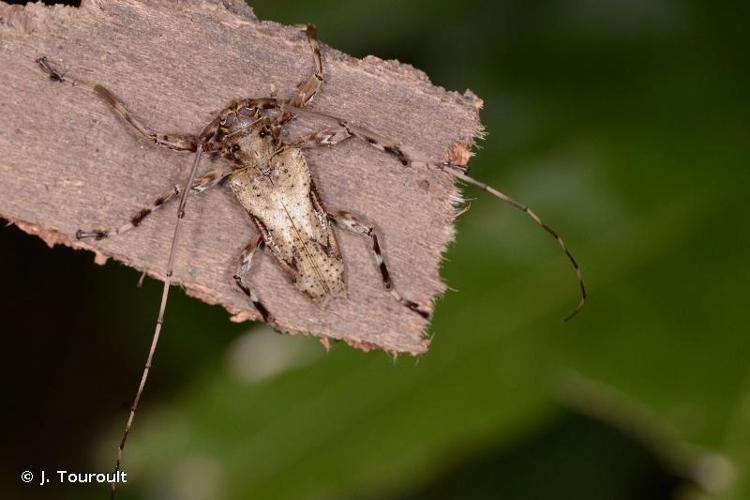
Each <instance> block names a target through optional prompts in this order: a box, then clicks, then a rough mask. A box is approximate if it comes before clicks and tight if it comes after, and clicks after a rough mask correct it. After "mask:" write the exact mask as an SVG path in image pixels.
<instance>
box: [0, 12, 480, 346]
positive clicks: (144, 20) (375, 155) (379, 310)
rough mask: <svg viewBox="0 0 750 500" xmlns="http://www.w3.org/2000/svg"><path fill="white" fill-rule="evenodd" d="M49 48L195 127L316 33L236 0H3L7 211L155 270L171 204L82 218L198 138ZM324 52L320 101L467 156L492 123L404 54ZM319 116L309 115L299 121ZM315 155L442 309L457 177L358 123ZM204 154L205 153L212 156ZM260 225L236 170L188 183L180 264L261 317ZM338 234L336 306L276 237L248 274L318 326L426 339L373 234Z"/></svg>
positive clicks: (278, 87) (148, 177)
mask: <svg viewBox="0 0 750 500" xmlns="http://www.w3.org/2000/svg"><path fill="white" fill-rule="evenodd" d="M321 38H322V40H323V41H325V33H321ZM40 55H48V56H49V57H50V58H51V59H52V60H54V61H55V62H56V63H57V64H59V65H61V66H62V67H63V68H64V69H65V70H66V71H69V72H70V74H71V75H75V76H76V77H78V78H82V79H85V80H89V81H95V82H98V83H101V84H102V85H104V86H106V87H108V88H109V89H111V90H112V91H113V92H114V93H115V94H117V95H118V96H119V97H120V98H122V99H123V100H124V101H125V102H126V104H127V105H128V106H129V107H130V109H131V111H133V112H134V113H135V114H136V115H138V116H140V117H141V118H142V119H143V120H144V121H145V122H146V123H147V124H148V125H150V126H151V127H153V128H154V129H156V130H159V131H172V132H176V131H183V132H192V133H197V132H199V131H200V130H201V129H202V127H203V126H204V125H205V124H206V123H207V122H208V121H209V120H210V119H211V118H212V117H213V116H214V113H215V112H216V111H218V110H220V109H221V108H223V107H224V105H225V104H226V103H227V102H228V101H230V100H231V99H233V98H238V97H264V96H269V95H271V94H272V93H274V92H275V94H276V95H277V96H278V97H281V98H288V97H289V96H291V95H292V94H293V92H294V90H295V88H296V86H297V85H298V84H299V83H300V82H302V81H304V79H306V78H307V76H308V75H309V73H310V71H311V69H312V63H311V58H310V54H309V49H308V45H307V42H306V39H305V36H304V33H302V32H300V31H299V30H297V29H295V28H293V27H288V26H282V25H279V24H276V23H272V22H266V21H263V22H260V21H258V20H257V19H256V18H255V17H254V16H253V14H252V11H251V10H250V9H249V8H247V7H245V5H244V4H243V3H242V2H241V1H240V0H237V1H235V0H224V1H218V0H214V1H209V2H199V1H193V2H181V3H179V4H178V6H175V4H173V3H168V2H159V1H136V0H108V1H104V0H100V1H88V2H84V3H83V5H82V7H81V8H79V9H75V8H68V7H60V6H56V7H51V8H50V7H44V6H42V5H40V4H32V5H28V6H26V7H18V6H9V5H6V4H4V3H2V2H0V81H2V92H0V118H1V119H0V176H1V177H2V183H0V217H2V218H3V219H6V220H8V221H11V222H13V223H16V224H17V225H19V226H20V227H21V228H22V229H24V230H26V231H27V232H31V233H34V234H38V235H39V236H40V237H42V238H44V239H45V240H46V241H47V242H48V243H50V244H65V245H68V246H71V247H74V248H79V249H89V250H93V251H95V252H96V253H97V256H98V257H99V258H98V260H99V261H102V260H104V259H106V258H107V257H112V258H114V259H116V260H118V261H120V262H122V263H124V264H125V265H128V266H131V267H134V268H136V269H139V270H144V271H146V272H147V273H148V274H149V275H151V276H154V277H157V278H158V277H161V276H163V272H164V267H165V264H166V259H167V253H168V248H169V242H170V238H171V234H172V227H173V225H174V220H175V212H174V209H165V210H162V211H161V212H160V213H158V214H156V215H154V216H153V217H151V218H149V219H147V220H146V221H144V223H143V224H142V226H141V227H139V228H138V229H137V230H135V231H131V232H130V233H127V234H126V235H123V236H121V237H116V238H112V239H110V240H105V241H102V242H98V243H91V244H89V243H82V242H78V241H76V240H75V238H74V236H73V235H74V234H75V231H76V230H77V229H79V228H90V227H110V226H113V225H117V224H119V223H120V222H122V221H124V220H126V219H127V218H128V217H129V216H130V215H131V214H132V213H133V212H134V211H136V210H138V209H139V208H140V207H142V206H143V205H144V204H145V203H148V202H149V201H150V200H152V197H153V195H155V194H157V193H159V192H161V191H163V190H164V189H165V188H169V187H170V186H172V185H174V184H177V183H183V182H184V179H185V178H186V175H187V172H188V170H189V168H190V166H191V162H192V156H191V155H190V154H181V153H175V152H172V151H168V150H164V149H162V148H158V147H156V146H154V145H153V144H150V143H149V142H148V141H146V140H144V139H143V138H142V137H139V136H137V135H136V134H134V133H133V132H132V131H131V130H130V129H129V128H128V127H126V126H125V125H124V124H123V123H122V122H121V121H120V120H119V119H118V118H117V117H116V116H115V114H114V113H113V112H112V111H111V109H109V108H108V107H107V106H106V105H105V104H104V103H103V102H101V101H100V100H98V99H97V98H96V97H95V96H94V95H92V94H90V93H87V92H85V91H82V90H79V89H75V88H73V87H71V86H70V85H67V84H59V83H55V82H52V81H50V80H49V79H47V78H45V77H44V76H43V75H42V73H41V72H40V71H39V69H38V68H37V66H36V65H35V63H34V59H35V58H36V57H38V56H40ZM323 58H324V65H325V70H326V79H325V83H324V86H323V90H322V93H321V94H319V95H318V96H317V97H316V99H315V100H314V101H313V103H312V106H311V109H313V110H320V111H325V112H328V113H331V114H335V115H339V116H344V117H347V118H348V119H349V120H351V121H352V122H355V123H358V124H361V125H367V126H369V127H372V128H373V129H374V130H377V131H379V132H381V133H382V134H384V135H386V136H389V137H393V138H397V139H399V140H400V141H401V143H402V144H403V146H404V149H405V150H407V151H408V152H410V153H412V154H414V155H416V156H419V157H422V158H430V159H435V160H442V159H446V158H452V159H453V160H463V161H467V160H468V157H469V151H470V147H471V144H472V143H473V140H474V138H475V137H477V136H478V134H480V133H481V125H480V122H479V117H478V113H479V109H480V108H481V101H480V100H479V99H478V98H476V97H475V96H474V95H473V94H471V93H470V92H467V93H466V94H465V95H459V94H457V93H455V92H446V91H445V90H443V89H441V88H437V87H435V86H433V85H432V84H431V83H430V82H429V80H428V79H427V77H426V76H425V75H424V74H423V73H421V72H419V71H417V70H415V69H414V68H412V67H410V66H407V65H402V64H399V63H398V62H395V61H382V60H380V59H377V58H375V57H367V58H365V59H362V60H360V59H355V58H352V57H350V56H347V55H345V54H342V53H340V52H338V51H336V50H334V49H331V48H330V47H327V46H325V45H324V46H323ZM315 125H316V124H314V123H311V121H310V119H309V118H300V119H298V120H297V121H296V122H295V124H294V125H293V126H292V127H291V128H290V132H289V134H290V136H292V137H293V136H297V135H299V134H300V133H302V132H304V131H308V130H309V129H310V128H312V127H315ZM307 156H308V161H309V163H310V164H311V168H312V170H313V176H314V178H315V180H316V182H317V185H318V186H319V190H320V191H321V195H322V198H323V200H324V202H325V203H326V204H327V206H329V207H338V208H345V209H347V210H350V211H352V212H354V213H357V214H360V215H363V216H365V217H367V218H368V219H369V220H371V221H373V222H374V223H375V224H376V226H377V227H378V228H379V229H380V230H381V231H382V233H383V234H384V236H385V238H384V239H385V241H384V242H383V245H384V251H385V255H386V259H387V261H388V263H389V265H390V267H391V269H392V274H393V276H394V281H395V283H396V286H397V287H398V288H399V290H400V291H401V292H402V293H403V295H405V296H406V297H409V298H411V299H412V300H415V301H417V302H419V303H420V304H424V305H427V306H428V307H429V308H430V309H431V308H432V305H431V302H432V301H434V299H435V298H436V297H437V296H438V295H440V294H441V293H442V292H443V291H444V289H445V286H444V284H443V283H442V282H441V279H440V276H439V265H440V262H441V255H442V253H443V252H444V250H445V248H446V246H447V245H448V244H449V242H450V241H451V240H452V238H453V219H454V207H453V205H452V203H453V202H454V201H455V199H456V195H457V190H456V187H455V186H454V183H453V180H452V179H451V178H450V177H449V176H448V175H447V174H445V173H443V172H439V171H435V170H431V169H426V168H411V169H405V168H403V167H401V166H400V164H399V163H398V162H397V161H395V160H394V159H393V158H391V157H389V156H387V155H384V154H382V153H380V152H378V151H376V150H374V149H373V148H371V147H368V146H367V145H365V144H362V143H359V142H356V141H352V140H350V141H347V142H346V143H343V144H341V145H339V146H337V147H336V148H331V149H319V150H314V151H311V152H309V154H308V155H307ZM210 167H211V165H210V161H206V162H204V165H203V168H202V170H205V169H207V168H210ZM255 237H256V232H255V228H254V227H253V226H252V224H251V222H250V220H249V218H248V217H247V215H246V214H244V213H243V211H242V209H241V207H240V205H239V204H238V203H237V202H236V201H235V200H234V199H233V197H232V195H231V193H230V192H229V190H228V189H227V188H225V187H219V188H216V189H214V190H212V191H210V192H207V193H204V194H200V195H195V196H191V198H190V200H189V202H188V208H187V216H186V220H185V232H184V234H183V238H182V242H181V247H180V248H179V249H178V252H177V262H176V272H175V282H176V283H179V284H180V285H181V286H183V287H184V289H185V290H186V291H187V293H188V294H190V295H192V296H195V297H197V298H199V299H201V300H203V301H205V302H208V303H211V304H221V305H222V306H223V307H225V308H226V309H227V310H228V311H229V312H230V313H231V314H232V315H233V319H235V320H237V321H241V320H246V319H257V318H258V315H257V313H256V312H255V310H254V309H253V308H252V306H251V304H250V303H249V301H247V299H246V297H245V296H244V294H242V292H240V291H239V290H238V289H236V287H235V285H234V283H233V280H232V275H233V273H234V271H235V268H236V263H237V259H238V256H239V254H240V251H241V250H242V248H243V247H244V245H245V244H246V243H247V242H248V241H250V240H251V239H253V238H255ZM339 237H340V243H341V246H342V251H343V253H344V258H345V262H346V267H347V284H348V289H349V296H348V299H346V300H338V301H334V302H331V303H330V304H329V305H328V306H327V308H326V309H325V310H323V309H320V308H318V307H317V306H315V305H314V304H313V303H311V302H310V301H309V300H308V299H307V298H305V297H304V296H302V295H301V294H299V293H298V292H296V291H295V290H294V288H293V287H292V285H291V284H290V283H289V282H288V281H287V279H286V278H285V276H284V275H283V274H282V272H281V271H280V269H279V268H278V267H277V266H276V265H275V263H274V262H273V261H272V259H271V258H270V257H269V256H268V255H262V256H261V257H260V258H259V259H258V262H257V265H256V266H255V267H254V270H253V271H252V275H251V279H252V281H253V283H254V284H255V287H256V289H257V290H258V292H259V295H260V296H261V297H262V299H263V300H264V301H265V302H266V304H267V305H268V307H269V309H270V310H271V311H273V313H274V314H275V315H276V317H277V319H278V321H279V323H280V324H281V325H282V326H283V327H284V328H285V329H287V330H288V331H289V332H290V333H301V334H312V335H316V336H319V337H321V339H322V340H323V341H324V343H325V342H326V339H339V340H344V341H346V342H347V343H349V344H351V345H353V346H356V347H359V348H363V349H370V348H379V349H383V350H386V351H389V352H394V353H396V352H407V353H412V354H419V353H422V352H424V351H425V350H426V349H427V347H428V341H427V340H425V339H424V338H423V335H422V334H423V331H424V330H425V328H426V326H427V322H426V321H425V320H423V319H422V318H420V317H419V316H418V315H416V314H414V313H412V312H410V311H408V310H406V309H405V308H404V307H402V306H400V305H399V304H398V303H397V302H396V301H394V300H393V299H392V298H391V297H390V296H389V295H388V294H387V293H386V292H385V291H384V290H383V287H382V284H381V281H380V277H379V274H378V272H377V270H376V269H375V266H374V264H373V260H372V257H371V255H370V252H369V243H368V242H367V241H364V240H362V239H361V238H358V237H356V236H354V235H351V234H346V233H342V232H339ZM4 286H10V285H9V284H7V283H6V284H5V285H4ZM154 307H156V304H155V305H154ZM168 316H169V313H168V314H167V317H168ZM168 324H169V319H168V318H167V328H168Z"/></svg>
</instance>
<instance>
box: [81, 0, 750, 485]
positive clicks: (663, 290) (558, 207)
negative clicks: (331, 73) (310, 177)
mask: <svg viewBox="0 0 750 500" xmlns="http://www.w3.org/2000/svg"><path fill="white" fill-rule="evenodd" d="M254 7H255V10H256V13H257V14H258V16H259V17H261V18H264V19H271V20H275V21H279V22H283V23H304V22H313V23H315V24H317V25H318V28H319V33H320V37H321V39H322V40H323V41H324V42H325V43H327V44H329V45H331V46H333V47H336V48H338V49H340V50H342V51H344V52H347V53H350V54H353V55H355V56H360V57H361V56H365V55H367V54H375V55H378V56H379V57H383V58H397V59H399V60H400V61H402V62H406V63H410V64H413V65H415V66H416V67H418V68H420V69H422V70H424V71H426V73H427V74H428V75H429V76H430V78H431V79H432V81H433V82H434V83H436V84H438V85H441V86H444V87H446V88H449V89H458V90H461V91H462V90H463V89H464V88H471V89H472V90H473V91H474V92H475V93H477V94H478V95H479V96H480V97H482V98H483V99H484V100H485V108H484V110H483V112H482V120H483V123H484V124H485V125H486V127H487V131H488V133H489V135H488V137H487V139H486V140H485V141H484V142H483V143H482V144H481V149H480V150H479V151H478V154H477V156H476V158H475V159H474V160H473V161H472V172H473V174H474V175H475V176H476V177H478V178H480V179H482V180H485V181H487V182H490V183H491V184H494V185H496V186H498V187H500V188H502V189H503V190H505V191H506V192H508V193H510V194H512V195H514V196H516V197H518V198H519V199H521V200H524V201H525V202H527V203H528V204H529V205H531V206H533V207H535V209H536V210H537V211H538V212H539V213H540V214H542V216H543V217H545V218H546V219H547V220H548V221H549V222H550V224H551V225H553V226H554V227H556V228H558V229H559V230H560V232H561V233H562V234H564V235H565V236H566V238H567V240H568V242H569V244H570V246H571V247H572V248H573V250H574V251H575V253H576V255H577V256H578V258H579V260H580V261H581V263H582V265H583V268H584V272H585V276H586V277H587V280H588V283H589V286H590V292H591V300H590V303H589V304H588V306H587V308H586V309H585V310H584V312H583V314H582V315H581V316H579V317H578V318H576V319H575V320H574V321H572V322H571V323H568V324H565V325H562V324H560V322H559V318H561V317H562V316H563V315H564V314H565V313H566V312H567V311H568V310H569V309H570V308H571V307H572V306H573V305H574V303H575V299H576V295H575V294H576V288H575V281H574V278H573V276H572V274H571V272H570V269H569V268H568V266H567V263H566V262H565V261H564V259H563V258H562V257H561V256H560V255H559V252H558V251H557V249H556V247H555V246H554V243H553V242H551V241H550V240H549V238H548V237H546V236H545V235H544V234H543V233H541V232H540V231H539V230H538V228H537V227H536V226H534V225H533V224H532V223H530V222H529V221H528V220H527V219H526V218H524V217H523V216H522V215H520V214H517V213H515V212H513V211H511V210H509V209H507V208H506V207H504V206H502V205H500V204H499V203H497V202H496V200H492V199H489V198H487V197H485V196H483V195H482V194H481V193H476V194H475V192H473V191H471V190H470V189H468V188H467V190H466V193H467V196H468V197H475V198H476V199H475V200H474V201H473V202H472V205H471V211H470V212H469V213H468V214H467V215H465V216H464V217H462V218H461V219H460V220H459V222H458V237H457V242H456V243H455V245H454V246H453V247H452V248H451V250H450V251H449V253H448V256H447V261H446V264H445V266H444V269H443V275H444V276H445V279H446V281H447V283H448V284H449V285H450V286H451V287H453V288H455V289H456V290H458V292H449V293H448V294H447V295H446V296H445V297H444V298H443V299H442V300H441V302H440V304H439V306H438V309H437V316H436V318H435V321H434V323H433V326H432V328H431V332H432V334H433V335H434V338H433V346H432V348H431V350H430V352H429V353H428V354H427V355H425V356H424V357H422V358H420V359H419V360H414V359H410V358H399V359H397V360H394V359H392V358H390V357H388V356H386V355H384V354H381V353H370V354H364V353H359V352H355V351H353V350H351V349H349V348H346V347H344V346H339V345H337V346H335V348H334V349H333V352H331V353H329V354H323V353H322V350H321V349H320V347H319V345H318V343H317V342H316V341H315V340H314V339H306V338H285V337H279V336H274V335H272V334H270V333H268V332H267V331H262V330H265V329H264V328H263V327H253V328H252V331H251V333H246V331H247V327H246V326H242V325H239V326H238V325H229V324H228V322H227V319H226V315H225V314H224V313H223V312H221V311H219V310H217V309H215V308H210V307H208V306H205V305H203V304H199V303H197V301H194V300H189V299H186V298H184V297H176V298H175V300H173V302H172V303H171V304H170V309H169V313H168V316H169V317H168V320H167V321H168V328H167V331H166V335H165V338H164V341H163V342H162V345H161V346H160V351H159V353H158V356H157V358H158V359H157V365H156V369H155V372H154V375H153V378H152V381H153V383H152V386H150V387H149V389H148V391H147V394H146V398H145V400H144V405H143V411H142V413H141V414H140V415H139V418H138V422H137V426H136V428H137V430H136V432H135V433H134V434H133V436H132V441H131V443H130V445H129V446H130V448H129V450H128V453H127V458H126V469H127V470H128V471H129V472H130V475H131V481H132V483H133V484H131V485H130V486H129V487H128V488H127V489H126V490H124V491H123V493H124V494H123V495H122V497H123V498H177V499H187V500H192V499H201V498H227V499H247V498H258V499H299V498H305V499H344V498H353V499H376V498H394V499H414V500H416V499H427V498H506V499H513V498H518V499H527V498H556V499H559V498H571V499H573V498H575V499H582V500H587V499H592V500H593V499H603V498H608V499H646V498H678V499H691V500H697V499H709V498H712V499H722V500H729V499H733V500H742V499H747V498H750V472H749V471H750V430H749V429H750V370H749V368H750V362H749V360H750V356H749V355H750V335H748V328H747V322H748V320H747V309H748V307H747V299H742V297H743V296H744V297H746V296H747V292H746V288H747V284H748V283H750V265H749V264H748V262H747V256H748V254H749V253H750V235H748V232H747V231H746V230H745V229H746V228H747V222H746V220H745V218H746V214H747V209H746V207H745V204H746V203H747V200H748V198H746V197H747V196H748V195H750V183H748V181H749V180H750V179H748V177H749V176H748V173H747V172H748V162H749V160H750V149H749V148H748V137H750V134H749V133H750V127H749V126H748V123H749V121H748V118H749V117H750V113H748V111H750V99H749V98H750V93H749V92H748V91H749V90H750V87H749V84H750V71H749V69H750V67H749V66H748V64H747V56H746V49H747V46H748V45H747V40H746V38H747V34H746V32H747V19H748V18H749V17H748V16H749V15H750V8H748V4H746V3H721V2H697V1H682V2H678V1H668V0H632V1H627V0H568V1H562V0H554V1H547V2H520V1H507V2H492V1H478V0H464V1H463V2H460V3H454V2H447V1H435V0H433V1H429V2H428V1H425V0H419V1H412V2H403V1H402V2H397V1H394V0H381V1H377V2H376V1H372V0H366V1H358V2H340V1H334V0H318V1H314V2H313V1H311V2H305V3H304V4H301V3H299V2H293V1H289V0H283V1H279V0H275V1H273V2H271V1H259V2H257V3H256V4H255V6H254ZM96 273H98V277H97V278H92V279H95V280H96V281H97V283H98V285H97V286H101V287H102V290H106V292H102V293H100V294H99V295H97V297H98V301H99V302H100V304H99V306H100V309H99V312H98V313H97V314H98V320H97V321H99V323H98V324H100V325H102V326H100V329H101V332H100V334H102V335H104V334H106V335H107V338H108V339H109V342H111V343H113V349H116V350H117V351H118V352H120V353H122V356H123V361H122V366H127V369H125V372H124V373H122V374H120V375H118V378H122V379H123V380H124V379H127V378H128V377H130V380H131V382H132V383H133V384H134V381H135V380H137V376H138V372H139V370H140V363H141V358H142V356H143V352H141V351H142V350H143V349H144V348H145V346H146V345H147V343H148V335H149V334H150V328H149V325H150V320H151V317H152V316H153V314H154V313H155V307H156V296H157V295H158V285H157V284H155V283H151V284H149V285H148V286H147V287H146V290H144V291H143V292H135V291H133V290H132V286H131V285H132V281H133V279H134V273H132V272H130V271H126V270H123V269H115V268H114V267H113V266H107V270H106V271H101V270H98V271H96ZM120 294H122V295H120ZM126 294H127V295H126ZM136 294H137V295H136ZM175 295H176V296H177V295H179V294H175ZM134 297H137V298H134ZM91 301H92V302H96V298H94V297H91ZM112 318H126V319H123V320H122V322H119V323H118V324H115V325H112V324H111V322H112ZM127 318H129V319H127ZM141 318H142V319H141ZM742 325H746V326H744V327H743V326H742ZM141 332H142V333H141ZM269 360H270V361H269ZM274 360H276V361H275V362H274ZM90 376H92V377H96V375H95V374H94V375H90ZM123 384H124V385H123V387H130V385H127V384H125V383H124V382H123ZM131 385H132V384H131ZM89 411H93V410H91V408H90V407H89ZM121 420H122V412H117V414H116V416H113V417H112V419H111V421H109V422H107V423H106V424H104V425H103V426H100V427H105V428H106V429H107V430H106V431H104V432H103V433H101V434H100V435H99V437H97V439H96V442H95V444H94V445H92V446H93V449H94V450H95V452H94V456H95V458H94V459H93V460H94V462H93V463H95V464H96V465H97V467H99V468H102V469H106V468H107V467H108V466H109V463H110V462H111V459H112V451H113V443H115V442H116V441H117V439H118V438H117V435H118V433H119V430H120V427H121V423H122V422H121ZM85 493H87V494H89V493H91V492H90V491H86V492H85Z"/></svg>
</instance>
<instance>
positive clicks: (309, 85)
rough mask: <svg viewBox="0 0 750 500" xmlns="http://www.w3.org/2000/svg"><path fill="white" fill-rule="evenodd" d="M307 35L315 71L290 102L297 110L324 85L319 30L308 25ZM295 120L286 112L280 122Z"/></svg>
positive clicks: (308, 101) (306, 28)
mask: <svg viewBox="0 0 750 500" xmlns="http://www.w3.org/2000/svg"><path fill="white" fill-rule="evenodd" d="M305 33H306V34H307V41H308V43H309V44H310V50H312V57H313V65H314V67H315V69H314V70H313V74H312V75H310V77H309V78H308V79H307V81H306V82H305V83H303V84H302V85H300V86H299V88H298V89H297V94H295V96H294V97H292V98H291V99H290V100H289V103H288V104H289V106H293V107H295V108H304V107H305V106H307V105H308V104H309V103H310V101H312V99H313V97H315V95H316V94H317V93H318V91H319V90H320V87H321V86H322V85H323V60H322V58H321V55H320V44H319V43H318V30H317V29H316V28H315V25H312V24H308V25H307V26H306V27H305ZM292 118H294V115H293V114H292V113H290V112H284V113H283V114H282V116H281V118H280V120H279V123H280V124H282V125H283V124H285V123H287V122H288V121H290V120H291V119H292Z"/></svg>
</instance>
